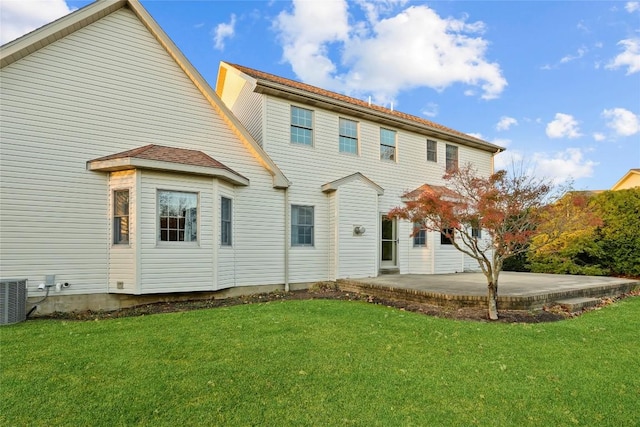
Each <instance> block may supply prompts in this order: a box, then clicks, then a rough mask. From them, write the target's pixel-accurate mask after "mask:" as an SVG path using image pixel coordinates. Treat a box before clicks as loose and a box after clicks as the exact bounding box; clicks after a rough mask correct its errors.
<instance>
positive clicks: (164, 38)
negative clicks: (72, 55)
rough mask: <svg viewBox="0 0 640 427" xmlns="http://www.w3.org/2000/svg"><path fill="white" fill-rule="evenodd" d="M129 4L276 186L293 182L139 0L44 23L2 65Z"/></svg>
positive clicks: (8, 51) (99, 5)
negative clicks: (269, 175)
mask: <svg viewBox="0 0 640 427" xmlns="http://www.w3.org/2000/svg"><path fill="white" fill-rule="evenodd" d="M124 7H126V8H129V9H130V10H131V11H132V12H133V13H134V14H135V15H136V16H137V17H138V19H139V20H140V21H141V22H142V24H143V25H144V26H145V27H146V28H147V30H149V32H150V33H151V34H152V35H153V36H154V37H155V39H156V40H157V41H158V42H159V43H160V45H162V47H163V48H164V49H165V51H166V52H167V53H168V54H169V56H171V58H173V60H174V61H175V62H176V64H177V65H178V66H179V67H180V68H181V69H182V71H183V72H184V73H185V74H186V75H187V77H188V78H189V79H190V80H191V81H192V82H193V84H194V85H195V86H196V87H197V88H198V90H199V91H200V93H202V95H203V96H204V97H205V99H206V100H207V101H208V102H209V104H210V105H211V106H212V107H213V108H214V110H216V112H217V113H218V114H219V115H220V117H221V118H222V119H223V120H224V121H225V123H227V125H228V126H229V127H230V128H231V130H232V131H233V133H234V134H235V135H236V137H238V139H240V141H242V143H243V144H244V145H245V147H247V148H248V150H249V151H250V152H251V154H252V155H253V156H254V157H255V158H256V160H258V162H259V163H260V164H261V165H262V166H263V167H264V168H265V169H266V170H267V171H268V172H269V173H270V174H271V176H272V179H273V186H274V187H275V188H287V187H289V185H290V183H289V180H287V178H286V177H285V175H284V173H282V171H281V170H280V169H279V168H278V166H277V165H276V164H275V162H274V161H273V160H272V159H271V158H270V157H269V155H268V154H267V153H266V152H265V151H264V150H263V149H262V147H260V145H259V144H258V143H257V142H256V141H255V140H254V139H253V137H252V136H251V135H250V134H249V132H248V131H247V130H246V129H245V128H244V126H243V125H242V124H241V123H240V121H239V120H238V119H237V118H236V117H235V116H234V115H233V113H231V111H230V110H229V109H228V108H227V107H226V105H224V103H223V102H222V101H221V100H220V98H219V97H218V95H216V93H215V91H214V90H213V89H212V88H211V86H210V85H209V84H208V83H207V81H206V80H205V79H204V78H203V77H202V76H201V75H200V73H199V72H198V71H197V70H196V69H195V68H194V67H193V65H191V63H190V62H189V61H188V60H187V58H186V57H185V56H184V54H183V53H182V52H181V51H180V49H178V47H177V46H176V45H175V44H174V43H173V41H172V40H171V38H169V36H168V35H167V34H166V33H165V32H164V31H163V30H162V28H160V26H159V25H158V24H157V23H156V22H155V20H154V19H153V18H152V17H151V15H149V13H148V12H147V11H146V10H145V8H144V7H143V6H142V5H141V4H140V2H139V0H97V1H96V2H94V3H91V4H89V5H87V6H85V7H83V8H81V9H78V10H76V11H75V12H73V13H70V14H69V15H66V16H63V17H62V18H60V19H57V20H56V21H53V22H51V23H49V24H47V25H45V26H43V27H40V28H38V29H37V30H34V31H32V32H30V33H28V34H25V35H24V36H22V37H20V38H18V39H16V40H13V41H11V42H9V43H7V44H5V45H3V46H2V47H1V48H0V68H4V67H6V66H9V65H11V64H12V63H14V62H16V61H18V60H20V59H21V58H24V57H25V56H27V55H30V54H32V53H34V52H36V51H37V50H39V49H41V48H43V47H45V46H47V45H49V44H51V43H54V42H55V41H57V40H60V39H61V38H63V37H65V36H67V35H69V34H71V33H73V32H75V31H78V30H80V29H81V28H84V27H86V26H88V25H90V24H92V23H94V22H96V21H98V20H99V19H101V18H103V17H105V16H107V15H109V14H111V13H113V12H115V11H117V10H119V9H121V8H124Z"/></svg>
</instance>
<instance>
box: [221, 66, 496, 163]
mask: <svg viewBox="0 0 640 427" xmlns="http://www.w3.org/2000/svg"><path fill="white" fill-rule="evenodd" d="M222 64H223V65H227V66H230V67H233V68H235V69H237V70H238V71H240V72H242V73H244V74H246V75H248V76H249V77H251V78H253V79H255V80H256V84H257V87H256V92H259V93H267V94H271V95H274V96H278V97H282V98H290V99H292V100H296V101H299V102H304V101H305V100H306V101H308V100H309V99H313V100H314V101H316V102H317V101H320V102H323V103H324V104H325V106H326V107H327V108H329V109H338V110H341V109H342V110H344V112H345V113H348V114H351V115H354V116H361V117H365V116H374V119H373V120H376V121H378V122H381V123H383V124H387V125H388V126H395V127H400V128H407V129H409V130H411V131H414V132H420V133H424V134H426V135H428V136H432V137H434V138H439V139H444V140H450V141H452V142H456V143H459V144H463V145H468V146H472V147H475V148H479V149H482V150H485V151H489V152H492V153H499V152H501V151H504V150H505V149H504V148H503V147H500V146H498V145H494V144H491V143H489V142H487V141H483V140H481V139H479V138H475V137H473V136H471V135H468V134H466V133H463V132H460V131H457V130H455V129H451V128H449V127H446V126H443V125H441V124H438V123H435V122H432V121H430V120H426V119H423V118H421V117H417V116H412V115H410V114H406V113H403V112H400V111H396V110H392V109H389V108H385V107H382V106H379V105H375V104H371V103H370V102H365V101H362V100H360V99H357V98H352V97H350V96H346V95H342V94H339V93H336V92H331V91H328V90H325V89H321V88H319V87H316V86H312V85H309V84H306V83H301V82H297V81H295V80H290V79H285V78H284V77H279V76H276V75H273V74H269V73H266V72H264V71H258V70H255V69H253V68H249V67H245V66H242V65H237V64H232V63H228V62H223V63H222ZM218 84H220V82H218Z"/></svg>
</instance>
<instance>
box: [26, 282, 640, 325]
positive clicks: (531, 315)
mask: <svg viewBox="0 0 640 427" xmlns="http://www.w3.org/2000/svg"><path fill="white" fill-rule="evenodd" d="M630 296H640V291H633V292H630V293H627V294H623V295H620V296H618V297H612V298H603V299H602V302H601V303H600V304H599V305H598V306H596V307H592V308H589V309H585V310H584V311H590V310H598V309H600V308H601V307H604V306H606V305H609V304H613V303H614V302H616V301H618V300H620V299H622V298H626V297H630ZM309 299H332V300H343V301H365V302H368V303H370V304H379V305H385V306H388V307H393V308H397V309H399V310H404V311H411V312H416V313H422V314H424V315H427V316H434V317H442V318H447V319H457V320H468V321H478V322H491V321H490V320H488V316H487V309H486V308H452V307H441V306H436V305H430V304H424V303H416V302H411V301H399V300H391V299H382V298H377V297H373V296H368V295H364V294H358V293H354V292H345V291H341V290H339V289H337V288H336V287H335V284H333V285H325V284H319V285H318V286H313V287H311V288H310V289H308V290H300V291H292V292H272V293H268V294H256V295H247V296H242V297H236V298H226V299H206V300H193V301H179V302H162V303H154V304H145V305H140V306H137V307H131V308H124V309H120V310H117V311H108V312H107V311H91V310H88V311H81V312H70V313H53V314H50V315H46V316H40V317H38V319H65V320H100V319H114V318H121V317H131V316H145V315H149V314H158V313H173V312H180V311H188V310H200V309H209V308H217V307H231V306H234V305H241V304H259V303H270V302H275V301H289V300H309ZM584 311H582V312H577V313H569V312H567V311H566V310H564V309H562V308H561V307H560V306H553V307H545V309H543V310H535V311H526V310H500V311H499V313H498V314H499V319H498V320H496V321H494V322H502V323H541V322H556V321H559V320H564V319H568V318H571V317H576V316H579V315H580V314H582V313H583V312H584Z"/></svg>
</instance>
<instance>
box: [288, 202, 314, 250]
mask: <svg viewBox="0 0 640 427" xmlns="http://www.w3.org/2000/svg"><path fill="white" fill-rule="evenodd" d="M301 209H310V211H311V223H303V224H301V223H300V222H299V218H300V213H298V214H296V213H294V211H296V210H301ZM300 227H305V228H308V229H309V231H310V233H308V234H310V235H311V241H310V242H306V241H305V242H303V243H300V241H299V237H300ZM314 245H315V206H310V205H291V246H292V247H293V246H300V247H305V246H306V247H313V246H314Z"/></svg>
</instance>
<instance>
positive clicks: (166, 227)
mask: <svg viewBox="0 0 640 427" xmlns="http://www.w3.org/2000/svg"><path fill="white" fill-rule="evenodd" d="M158 223H159V233H158V234H159V239H160V241H161V242H195V241H197V240H198V195H197V194H196V193H184V192H180V191H164V190H158Z"/></svg>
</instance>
